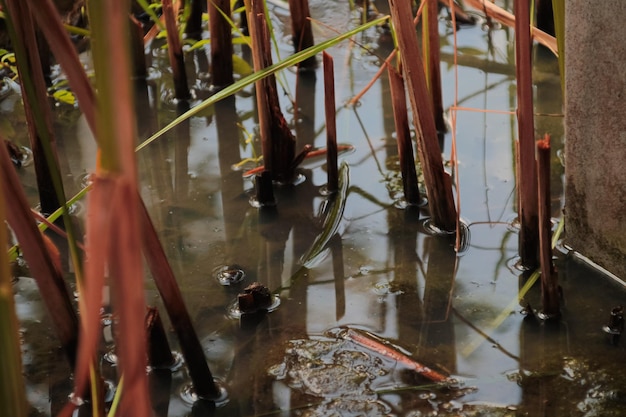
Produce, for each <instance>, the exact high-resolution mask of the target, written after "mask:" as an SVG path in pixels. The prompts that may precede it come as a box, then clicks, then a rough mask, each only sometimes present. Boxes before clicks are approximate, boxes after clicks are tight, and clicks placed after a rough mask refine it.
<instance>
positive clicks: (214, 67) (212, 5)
mask: <svg viewBox="0 0 626 417" xmlns="http://www.w3.org/2000/svg"><path fill="white" fill-rule="evenodd" d="M207 10H208V13H209V32H210V33H211V83H212V84H213V87H215V88H218V89H219V88H223V87H225V86H227V85H230V84H232V83H233V42H232V35H231V26H230V24H229V22H228V21H227V20H226V18H225V17H224V16H230V14H231V10H230V0H212V1H209V2H208V5H207Z"/></svg>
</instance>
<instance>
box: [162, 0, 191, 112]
mask: <svg viewBox="0 0 626 417" xmlns="http://www.w3.org/2000/svg"><path fill="white" fill-rule="evenodd" d="M162 4H163V16H164V18H165V27H166V29H167V54H168V56H169V58H170V66H171V67H172V77H173V78H174V94H175V95H176V98H177V99H179V100H187V99H189V98H190V97H191V95H190V94H189V86H188V85H187V73H186V72H185V59H184V57H183V47H182V44H181V43H180V38H179V36H178V26H177V25H176V15H175V14H174V7H173V5H172V0H163V2H162Z"/></svg>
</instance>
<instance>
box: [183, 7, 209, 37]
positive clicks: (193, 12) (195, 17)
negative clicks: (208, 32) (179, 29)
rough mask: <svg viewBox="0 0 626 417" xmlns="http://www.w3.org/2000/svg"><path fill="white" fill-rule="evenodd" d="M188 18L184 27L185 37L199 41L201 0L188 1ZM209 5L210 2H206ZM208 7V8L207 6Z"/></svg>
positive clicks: (200, 32) (200, 34) (200, 33)
mask: <svg viewBox="0 0 626 417" xmlns="http://www.w3.org/2000/svg"><path fill="white" fill-rule="evenodd" d="M190 3H191V4H190V7H189V17H188V18H187V26H185V35H187V37H189V38H191V39H200V37H201V36H202V11H203V7H202V6H203V3H204V1H203V0H190ZM208 4H211V2H208ZM207 7H208V6H207Z"/></svg>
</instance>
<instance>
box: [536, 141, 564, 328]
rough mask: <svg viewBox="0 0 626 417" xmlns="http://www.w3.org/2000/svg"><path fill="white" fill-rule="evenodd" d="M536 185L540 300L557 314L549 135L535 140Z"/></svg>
mask: <svg viewBox="0 0 626 417" xmlns="http://www.w3.org/2000/svg"><path fill="white" fill-rule="evenodd" d="M537 186H538V200H539V253H540V255H539V258H540V264H541V302H542V306H543V313H544V314H545V315H546V316H547V317H550V318H555V317H558V316H559V312H560V309H559V298H560V296H559V285H558V281H557V277H558V276H557V274H556V271H555V269H554V265H553V263H552V242H551V240H552V227H551V224H550V213H551V209H550V198H551V195H550V135H548V134H546V135H545V136H544V138H543V139H542V140H540V141H538V142H537Z"/></svg>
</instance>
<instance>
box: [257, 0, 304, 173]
mask: <svg viewBox="0 0 626 417" xmlns="http://www.w3.org/2000/svg"><path fill="white" fill-rule="evenodd" d="M247 4H249V7H248V5H246V9H250V11H249V12H248V13H249V16H248V22H249V25H250V35H251V38H252V57H253V61H254V70H255V71H260V70H262V69H263V68H266V67H268V66H270V65H272V55H271V53H272V48H271V47H270V37H269V30H268V27H267V24H266V21H265V10H264V7H263V2H262V1H260V0H251V1H249V2H248V3H247ZM256 98H257V111H258V114H259V127H260V129H259V130H260V134H261V143H262V148H263V161H264V162H265V169H266V170H267V171H270V173H271V174H272V179H273V180H277V181H281V182H289V181H291V180H292V179H293V174H294V172H293V170H292V162H293V160H294V157H295V153H296V151H295V146H296V141H295V138H294V136H293V134H292V133H291V130H290V129H289V126H288V125H287V121H286V120H285V117H284V116H283V113H282V111H281V110H280V104H279V100H278V92H277V90H276V77H275V76H274V75H273V74H272V75H269V76H267V77H265V78H263V79H261V80H259V81H257V82H256Z"/></svg>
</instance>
